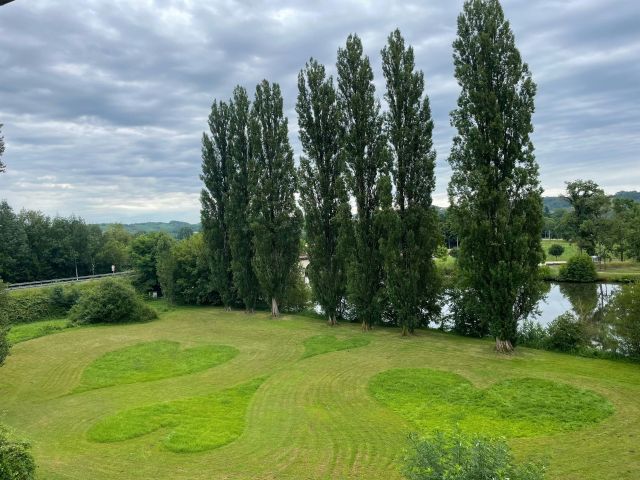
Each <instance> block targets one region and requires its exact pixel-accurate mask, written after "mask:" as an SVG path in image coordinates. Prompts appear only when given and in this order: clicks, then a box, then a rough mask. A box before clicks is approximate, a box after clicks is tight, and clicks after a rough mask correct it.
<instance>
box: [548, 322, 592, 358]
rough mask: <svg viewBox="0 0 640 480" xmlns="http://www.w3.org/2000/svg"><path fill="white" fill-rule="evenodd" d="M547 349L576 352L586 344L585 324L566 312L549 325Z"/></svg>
mask: <svg viewBox="0 0 640 480" xmlns="http://www.w3.org/2000/svg"><path fill="white" fill-rule="evenodd" d="M547 332H548V338H547V342H546V343H547V348H548V349H549V350H558V351H561V352H575V351H577V350H578V349H580V347H582V346H584V345H585V343H586V335H585V332H584V327H583V324H582V323H581V322H580V321H579V320H578V319H577V318H576V317H575V316H574V315H573V313H571V312H565V313H563V314H562V315H560V316H559V317H558V318H556V319H555V320H554V321H553V322H551V323H550V324H549V327H548V329H547Z"/></svg>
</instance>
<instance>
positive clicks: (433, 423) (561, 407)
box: [369, 368, 613, 437]
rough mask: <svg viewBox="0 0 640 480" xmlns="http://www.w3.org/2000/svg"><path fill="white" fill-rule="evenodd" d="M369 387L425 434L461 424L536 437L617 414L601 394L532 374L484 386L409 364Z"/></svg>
mask: <svg viewBox="0 0 640 480" xmlns="http://www.w3.org/2000/svg"><path fill="white" fill-rule="evenodd" d="M369 389H370V392H371V393H372V395H373V396H374V397H375V398H376V399H377V400H379V401H380V402H381V403H383V404H384V405H386V406H387V407H389V408H391V409H392V410H394V411H395V412H396V413H398V414H400V415H401V416H402V417H404V418H406V419H407V420H409V421H410V422H411V423H413V424H414V425H415V426H416V427H417V428H418V429H419V430H420V431H422V432H425V433H427V432H433V431H435V430H444V431H447V430H451V429H452V428H455V427H456V426H457V428H459V429H460V430H462V431H466V432H470V433H474V434H486V435H504V436H508V437H531V436H538V435H548V434H553V433H557V432H562V431H569V430H577V429H579V428H582V427H584V426H587V425H589V424H594V423H596V422H599V421H601V420H602V419H604V418H606V417H608V416H609V415H611V414H612V413H613V407H612V406H611V404H610V403H609V402H608V401H607V400H605V399H604V398H603V397H601V396H600V395H597V394H596V393H593V392H590V391H588V390H580V389H577V388H575V387H572V386H569V385H563V384H560V383H555V382H550V381H547V380H538V379H533V378H518V379H511V380H504V381H501V382H499V383H496V384H494V385H493V386H491V387H490V388H488V389H485V390H481V389H478V388H476V387H475V386H474V385H473V384H471V382H469V381H468V380H466V379H465V378H463V377H461V376H460V375H456V374H454V373H449V372H441V371H436V370H430V369H423V368H407V369H394V370H388V371H386V372H382V373H379V374H378V375H376V376H375V377H373V378H372V380H371V382H370V383H369Z"/></svg>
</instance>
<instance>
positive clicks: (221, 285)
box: [200, 101, 234, 309]
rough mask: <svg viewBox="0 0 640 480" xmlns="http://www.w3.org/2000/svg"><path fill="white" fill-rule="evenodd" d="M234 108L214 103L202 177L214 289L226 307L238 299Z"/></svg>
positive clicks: (203, 214) (204, 223) (203, 217)
mask: <svg viewBox="0 0 640 480" xmlns="http://www.w3.org/2000/svg"><path fill="white" fill-rule="evenodd" d="M230 117H231V113H230V108H229V105H228V104H227V103H225V102H218V101H214V102H213V105H212V106H211V113H210V114H209V132H210V134H207V133H203V135H202V174H201V175H200V179H201V180H202V181H203V182H204V188H203V189H202V193H201V195H200V202H201V205H202V209H201V211H200V217H201V221H202V231H203V233H204V238H205V241H206V243H207V250H208V254H209V262H210V267H211V281H212V286H213V288H214V289H215V290H216V291H217V292H218V294H219V295H220V299H221V300H222V304H223V305H224V307H225V308H227V309H229V308H231V303H232V301H233V298H234V292H233V279H232V275H231V248H230V244H229V228H228V225H227V218H226V206H227V203H228V201H229V199H228V197H229V170H230V163H231V160H230V158H229V122H230Z"/></svg>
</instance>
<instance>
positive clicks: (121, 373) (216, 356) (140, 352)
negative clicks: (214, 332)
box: [74, 340, 238, 392]
mask: <svg viewBox="0 0 640 480" xmlns="http://www.w3.org/2000/svg"><path fill="white" fill-rule="evenodd" d="M237 354H238V350H237V349H236V348H234V347H230V346H227V345H202V346H199V347H194V348H188V349H184V350H183V349H180V345H179V344H178V343H177V342H171V341H167V340H160V341H157V342H148V343H140V344H138V345H134V346H132V347H126V348H122V349H119V350H115V351H113V352H108V353H105V354H104V355H102V356H101V357H100V358H98V359H96V360H94V361H93V362H92V363H91V364H90V365H89V366H88V367H87V368H86V369H85V370H84V372H83V373H82V378H81V380H80V384H79V385H78V386H77V387H76V388H75V390H74V391H75V392H83V391H86V390H92V389H94V388H104V387H109V386H112V385H119V384H123V383H136V382H148V381H151V380H159V379H161V378H168V377H175V376H178V375H187V374H189V373H194V372H199V371H201V370H205V369H207V368H211V367H214V366H216V365H220V364H221V363H224V362H227V361H229V360H231V359H232V358H233V357H235V356H236V355H237Z"/></svg>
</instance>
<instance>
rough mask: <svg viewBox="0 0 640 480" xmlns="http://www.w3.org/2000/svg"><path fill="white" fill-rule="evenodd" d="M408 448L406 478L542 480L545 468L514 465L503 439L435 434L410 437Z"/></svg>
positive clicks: (530, 464)
mask: <svg viewBox="0 0 640 480" xmlns="http://www.w3.org/2000/svg"><path fill="white" fill-rule="evenodd" d="M409 440H410V443H411V447H410V451H409V453H408V454H407V456H406V458H405V464H404V468H403V474H404V476H405V478H408V479H409V480H481V479H495V480H507V479H508V480H541V479H543V478H544V467H543V466H542V465H540V464H537V463H532V462H527V463H523V464H521V465H517V464H516V463H515V462H514V460H513V457H512V455H511V451H510V450H509V446H508V445H507V442H506V441H505V440H503V439H498V440H496V439H490V438H486V437H479V436H472V437H468V436H465V435H462V434H460V433H454V434H451V435H445V434H443V433H436V435H435V436H434V437H432V438H426V439H420V438H418V437H417V436H416V435H410V437H409Z"/></svg>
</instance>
